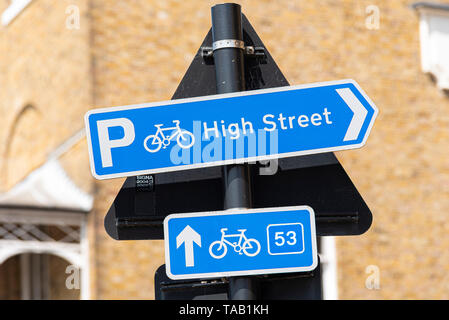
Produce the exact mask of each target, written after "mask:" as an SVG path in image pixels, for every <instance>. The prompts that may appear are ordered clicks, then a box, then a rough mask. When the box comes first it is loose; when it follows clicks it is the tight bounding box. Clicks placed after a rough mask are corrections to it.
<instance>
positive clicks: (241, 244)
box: [209, 228, 260, 259]
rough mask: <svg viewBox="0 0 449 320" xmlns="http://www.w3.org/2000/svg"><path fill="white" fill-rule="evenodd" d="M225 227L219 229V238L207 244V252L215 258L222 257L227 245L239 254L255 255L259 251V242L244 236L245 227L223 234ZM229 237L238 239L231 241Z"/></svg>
mask: <svg viewBox="0 0 449 320" xmlns="http://www.w3.org/2000/svg"><path fill="white" fill-rule="evenodd" d="M227 230H228V229H227V228H223V229H221V230H220V231H221V239H220V240H217V241H214V242H212V243H211V245H210V246H209V253H210V255H211V256H212V257H213V258H215V259H221V258H223V257H224V256H225V255H226V253H227V252H228V245H229V246H231V247H233V248H234V251H235V252H237V253H238V254H239V255H241V254H243V253H244V254H245V255H246V256H248V257H255V256H257V255H258V254H259V252H260V243H259V241H257V240H256V239H248V238H247V237H246V236H245V232H246V229H239V230H237V231H238V232H239V233H237V234H225V232H226V231H227ZM229 238H238V241H234V242H231V241H229V240H228V239H229Z"/></svg>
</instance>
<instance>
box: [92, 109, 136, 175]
mask: <svg viewBox="0 0 449 320" xmlns="http://www.w3.org/2000/svg"><path fill="white" fill-rule="evenodd" d="M111 127H122V128H123V131H124V135H123V138H121V139H115V140H110V138H109V131H108V129H109V128H111ZM97 128H98V142H99V144H100V153H101V164H102V165H103V168H105V167H112V155H111V149H112V148H118V147H126V146H129V145H130V144H131V143H133V141H134V138H135V136H136V135H135V132H134V125H133V123H132V122H131V120H129V119H127V118H118V119H109V120H99V121H97Z"/></svg>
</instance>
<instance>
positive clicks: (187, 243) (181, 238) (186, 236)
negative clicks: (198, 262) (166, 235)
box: [176, 225, 201, 267]
mask: <svg viewBox="0 0 449 320" xmlns="http://www.w3.org/2000/svg"><path fill="white" fill-rule="evenodd" d="M194 242H195V243H196V244H197V245H198V246H200V247H201V236H200V235H199V234H198V232H196V231H195V230H193V229H192V228H191V227H190V226H189V225H188V226H187V227H185V228H184V230H182V231H181V233H180V234H178V236H177V237H176V249H178V248H179V247H180V246H181V244H183V243H184V250H185V257H186V267H193V266H195V261H194V258H193V243H194Z"/></svg>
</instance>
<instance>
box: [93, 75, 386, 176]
mask: <svg viewBox="0 0 449 320" xmlns="http://www.w3.org/2000/svg"><path fill="white" fill-rule="evenodd" d="M349 83H351V84H353V85H354V86H355V87H356V88H357V89H358V90H359V92H360V94H361V95H362V96H363V98H365V100H366V101H367V102H368V104H369V105H370V106H371V108H373V109H374V114H373V116H372V118H371V121H370V123H369V125H368V128H367V130H366V132H365V136H364V137H363V140H362V142H361V143H358V144H353V145H345V146H339V147H331V148H321V149H313V150H306V151H297V152H285V153H278V154H274V155H265V156H256V157H249V158H239V159H230V160H220V161H213V162H207V163H195V164H188V165H182V166H171V167H164V168H158V169H149V170H139V171H129V172H120V173H113V174H105V175H98V174H97V173H96V172H95V162H94V157H93V151H92V145H91V137H90V127H89V116H90V115H92V114H96V113H104V112H113V111H122V110H129V109H139V108H148V107H160V106H167V105H173V104H180V103H188V102H196V101H205V100H217V99H224V98H231V97H241V96H251V95H256V94H264V93H271V92H283V91H290V90H297V89H308V88H316V87H323V86H330V85H338V84H349ZM378 113H379V110H378V109H377V107H376V105H375V104H374V102H373V101H372V100H371V99H370V98H369V97H368V95H367V94H366V93H365V91H363V90H362V88H361V87H360V86H359V84H358V83H357V82H356V81H355V80H352V79H345V80H335V81H326V82H316V83H310V84H301V85H295V86H287V87H278V88H270V89H259V90H251V91H240V92H232V93H224V94H215V95H209V96H202V97H194V98H186V99H175V100H167V101H159V102H151V103H143V104H134V105H128V106H121V107H110V108H99V109H93V110H90V111H88V112H87V113H86V115H85V116H84V122H85V127H86V138H87V145H88V149H89V160H90V168H91V173H92V176H94V177H95V178H96V179H98V180H104V179H113V178H123V177H132V176H138V175H144V174H154V173H162V172H173V171H182V170H190V169H197V168H206V167H215V166H222V165H229V164H238V163H248V162H254V161H266V160H274V159H280V158H288V157H296V156H304V155H310V154H317V153H325V152H334V151H343V150H350V149H358V148H361V147H363V146H364V145H365V144H366V140H367V139H368V136H369V135H370V132H371V128H372V126H373V125H374V121H375V119H376V117H377V114H378Z"/></svg>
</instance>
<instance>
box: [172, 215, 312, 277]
mask: <svg viewBox="0 0 449 320" xmlns="http://www.w3.org/2000/svg"><path fill="white" fill-rule="evenodd" d="M164 239H165V264H166V271H167V275H168V277H169V278H171V279H195V278H215V277H228V276H238V275H255V274H269V273H285V272H301V271H310V270H313V269H315V268H316V266H317V248H316V235H315V216H314V212H313V210H312V208H310V207H308V206H296V207H281V208H268V209H247V210H228V211H221V212H210V213H204V212H202V213H185V214H172V215H169V216H167V217H166V218H165V220H164Z"/></svg>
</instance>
